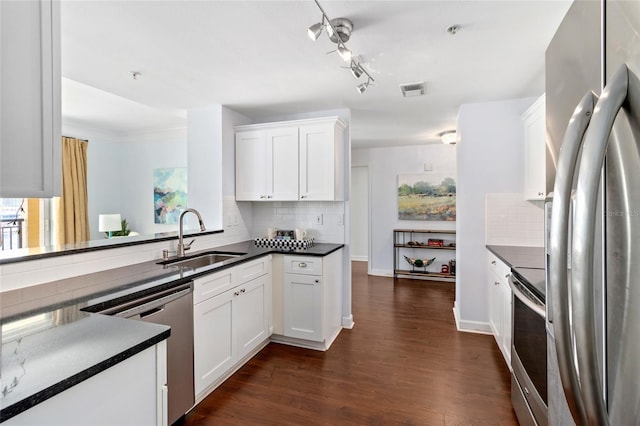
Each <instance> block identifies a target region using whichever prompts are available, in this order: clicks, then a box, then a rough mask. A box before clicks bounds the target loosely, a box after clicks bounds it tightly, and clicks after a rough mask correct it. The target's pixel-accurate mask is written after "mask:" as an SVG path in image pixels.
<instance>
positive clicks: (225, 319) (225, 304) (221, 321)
mask: <svg viewBox="0 0 640 426" xmlns="http://www.w3.org/2000/svg"><path fill="white" fill-rule="evenodd" d="M234 290H235V289H234ZM234 290H229V291H227V292H225V293H222V294H220V295H218V296H216V297H212V298H210V299H207V300H205V301H204V302H202V303H198V304H197V305H195V306H194V307H193V316H194V321H193V343H194V385H195V394H196V398H197V397H198V396H199V395H200V394H201V393H203V392H204V391H205V390H207V388H208V387H209V386H210V385H211V384H213V383H214V382H215V381H216V379H218V378H219V377H221V376H222V375H223V374H224V373H225V372H226V371H227V370H228V369H229V368H231V367H232V366H233V365H234V364H235V362H236V360H237V359H238V357H237V351H236V336H235V333H234V332H233V327H234V319H235V318H234V310H235V306H234V298H235V296H234Z"/></svg>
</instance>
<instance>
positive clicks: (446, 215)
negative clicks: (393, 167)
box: [398, 173, 456, 221]
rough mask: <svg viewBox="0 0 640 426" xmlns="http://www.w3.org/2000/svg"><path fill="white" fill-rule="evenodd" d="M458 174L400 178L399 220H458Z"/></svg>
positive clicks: (402, 176)
mask: <svg viewBox="0 0 640 426" xmlns="http://www.w3.org/2000/svg"><path fill="white" fill-rule="evenodd" d="M452 176H455V174H453V173H451V174H448V173H433V174H428V175H427V174H420V175H408V174H407V175H398V219H400V220H431V221H439V220H444V221H455V220H456V180H455V178H454V177H452Z"/></svg>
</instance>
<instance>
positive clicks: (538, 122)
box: [522, 95, 547, 200]
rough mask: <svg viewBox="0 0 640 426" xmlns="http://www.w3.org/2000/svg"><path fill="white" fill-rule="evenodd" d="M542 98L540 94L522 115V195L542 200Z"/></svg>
mask: <svg viewBox="0 0 640 426" xmlns="http://www.w3.org/2000/svg"><path fill="white" fill-rule="evenodd" d="M544 99H545V98H544V95H542V96H541V97H540V98H539V99H538V100H537V101H535V102H534V103H533V105H531V107H529V109H528V110H527V111H526V112H525V113H524V114H523V115H522V121H523V123H524V142H525V166H524V173H525V176H524V196H525V198H526V199H527V200H544V198H545V196H546V189H547V182H546V165H545V161H546V137H545V135H546V128H545V101H544Z"/></svg>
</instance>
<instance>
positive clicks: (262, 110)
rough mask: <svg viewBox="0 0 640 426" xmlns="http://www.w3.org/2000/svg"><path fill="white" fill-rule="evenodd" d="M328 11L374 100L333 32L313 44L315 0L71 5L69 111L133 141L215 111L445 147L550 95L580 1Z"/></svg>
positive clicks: (364, 140)
mask: <svg viewBox="0 0 640 426" xmlns="http://www.w3.org/2000/svg"><path fill="white" fill-rule="evenodd" d="M320 4H321V5H322V7H323V9H324V10H325V12H326V13H327V15H328V16H329V17H330V18H332V19H333V18H337V17H344V18H348V19H351V20H352V21H353V24H354V30H353V33H352V35H351V40H349V42H348V43H347V46H348V47H349V48H350V49H351V50H352V51H353V52H354V54H356V55H359V56H360V57H361V58H362V61H363V64H364V66H365V67H366V69H367V70H368V71H369V72H370V73H371V75H372V76H373V77H374V78H375V83H374V85H372V86H371V87H370V88H369V90H367V91H366V92H365V93H364V94H359V93H357V91H356V89H355V86H356V85H357V84H358V83H359V82H356V80H355V79H354V78H353V76H352V75H351V73H350V72H349V71H348V70H347V69H342V68H341V67H342V66H345V65H346V63H344V62H342V60H341V59H340V57H339V56H338V55H337V54H336V53H331V54H326V52H328V51H330V50H333V49H335V44H333V43H331V41H329V39H328V37H327V36H326V34H323V35H322V36H321V37H320V38H319V39H318V40H317V41H316V42H313V41H311V40H310V39H309V38H308V37H307V35H306V29H307V27H308V26H310V25H311V24H313V23H316V22H319V21H320V18H321V13H320V11H319V9H318V7H317V6H316V4H315V3H314V2H313V0H304V1H303V0H299V1H244V0H235V1H214V0H208V1H206V0H205V1H184V0H176V1H94V0H88V1H78V0H74V1H63V2H62V9H61V13H62V74H63V76H64V77H65V79H64V80H63V116H64V117H65V120H67V121H68V122H74V123H78V124H84V125H93V126H96V127H98V128H101V129H104V130H110V131H112V132H114V133H132V132H136V131H145V130H149V129H151V128H158V127H162V126H166V127H176V126H179V125H184V123H185V117H186V114H185V110H187V109H190V108H198V107H203V106H207V105H211V104H222V105H226V106H228V107H230V108H232V109H234V110H236V111H238V112H240V113H243V114H245V115H246V116H248V117H250V118H253V119H256V120H259V119H260V118H264V117H273V116H282V115H288V114H297V113H301V112H312V111H322V110H331V109H338V108H349V109H350V110H351V138H352V144H353V146H355V147H364V146H389V145H412V144H423V143H434V142H438V140H439V139H438V133H440V132H442V131H445V130H449V129H453V128H455V121H456V114H457V111H458V107H459V106H460V105H461V104H464V103H473V102H486V101H493V100H502V99H510V98H518V97H525V96H537V95H540V94H542V92H543V91H544V51H545V48H546V46H547V45H548V43H549V41H550V40H551V37H552V36H553V34H554V32H555V29H556V28H557V27H558V25H559V23H560V21H561V19H562V17H563V16H564V14H565V12H566V10H567V9H568V7H569V5H570V1H568V0H555V1H554V0H546V1H542V0H536V1H527V0H507V1H479V0H475V1H455V0H449V1H395V0H388V1H329V0H321V2H320ZM452 24H458V25H460V26H461V30H460V31H459V32H458V33H457V34H456V35H450V34H448V33H447V32H446V31H445V29H446V28H447V27H448V26H450V25H452ZM130 71H138V72H140V73H141V74H142V75H141V76H140V77H138V78H137V79H135V80H134V79H133V78H132V76H131V75H130V74H129V72H130ZM419 81H425V82H426V95H425V96H422V97H414V98H403V97H402V95H401V93H400V89H399V85H400V84H403V83H413V82H419ZM92 88H96V89H99V90H92ZM122 98H124V99H122Z"/></svg>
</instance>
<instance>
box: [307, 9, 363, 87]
mask: <svg viewBox="0 0 640 426" xmlns="http://www.w3.org/2000/svg"><path fill="white" fill-rule="evenodd" d="M314 2H315V3H316V5H317V6H318V9H320V12H322V21H321V22H318V23H315V24H313V25H311V26H310V27H309V28H308V29H307V35H308V36H309V38H310V39H311V40H313V41H316V40H317V39H318V38H319V37H320V34H321V33H322V29H323V28H326V31H327V35H328V36H329V39H330V40H331V41H332V42H334V43H336V44H337V45H338V48H337V52H338V55H340V58H341V59H342V60H343V61H345V62H350V66H349V67H344V68H349V70H350V71H351V74H352V75H353V77H354V78H355V79H356V80H357V79H358V78H360V76H361V75H362V74H366V76H367V81H366V83H362V84H359V85H358V86H357V87H356V89H357V90H358V92H359V93H364V92H365V91H366V90H367V88H368V87H369V85H370V84H371V83H372V82H373V81H375V80H374V79H373V77H371V75H370V74H369V73H368V72H367V70H366V69H365V68H364V67H363V66H362V64H360V63H358V62H357V61H355V60H354V59H353V56H354V55H353V52H351V50H350V49H349V48H347V46H346V45H345V43H346V42H347V41H349V38H351V32H352V31H353V23H352V22H351V21H350V20H349V19H346V18H336V19H329V17H328V16H327V14H326V13H324V10H323V9H322V6H320V3H318V0H314Z"/></svg>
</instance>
